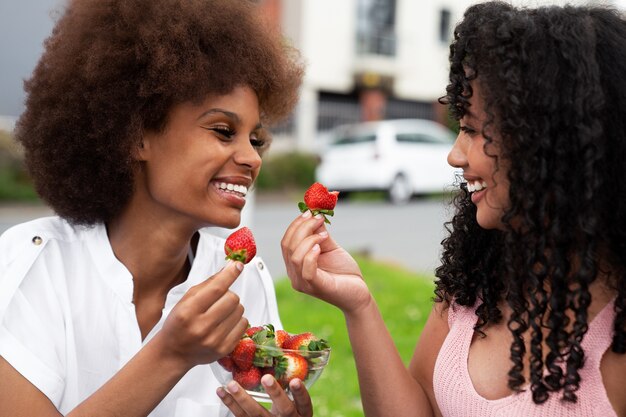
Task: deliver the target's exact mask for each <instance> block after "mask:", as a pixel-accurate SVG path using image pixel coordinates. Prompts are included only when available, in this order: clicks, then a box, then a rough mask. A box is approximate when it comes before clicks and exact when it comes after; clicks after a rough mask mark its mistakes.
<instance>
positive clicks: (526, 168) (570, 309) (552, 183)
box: [435, 2, 626, 404]
mask: <svg viewBox="0 0 626 417" xmlns="http://www.w3.org/2000/svg"><path fill="white" fill-rule="evenodd" d="M624 74H626V22H625V20H624V18H623V17H622V16H621V15H620V13H619V12H618V11H616V10H614V9H611V8H608V7H593V6H583V7H573V6H564V7H556V6H549V7H539V8H534V9H527V8H515V7H513V6H511V5H509V4H506V3H502V2H487V3H481V4H477V5H474V6H472V7H470V8H468V9H467V11H466V13H465V15H464V18H463V20H462V21H461V22H460V23H459V24H458V25H457V27H456V29H455V35H454V41H453V43H452V44H451V46H450V83H449V85H448V87H447V89H446V95H445V96H444V97H442V98H441V99H440V102H442V103H444V104H447V105H448V106H449V108H450V111H451V112H452V114H453V115H454V117H455V118H456V119H460V118H461V117H463V115H464V114H465V113H466V111H467V108H468V99H469V98H470V97H471V96H472V88H471V85H470V81H472V80H475V82H477V83H479V86H480V90H481V96H483V97H482V98H483V99H484V102H485V108H486V114H487V119H488V120H487V123H486V124H485V126H486V128H484V129H483V134H484V136H486V143H489V142H490V141H491V139H490V138H489V137H487V136H488V135H487V133H486V132H487V131H493V129H495V131H497V132H498V134H499V136H501V138H502V145H501V147H502V154H501V155H500V158H502V160H505V161H507V167H508V174H507V175H508V179H509V182H510V190H509V198H510V207H509V208H508V209H507V211H506V212H505V213H504V215H503V217H502V222H503V224H504V225H505V226H504V230H484V229H481V228H480V227H479V225H478V224H477V221H476V207H475V206H474V205H473V204H472V203H471V201H470V199H469V193H468V192H467V191H466V190H465V189H463V187H461V190H460V191H459V193H458V194H457V195H456V196H455V197H454V199H453V204H454V206H455V208H456V212H455V215H454V217H453V218H452V220H451V221H450V222H448V223H446V229H447V230H448V233H449V234H448V236H447V237H446V238H445V239H444V240H443V242H442V244H443V252H442V257H441V260H442V265H441V266H440V267H439V268H437V270H436V276H437V281H436V290H435V301H437V302H445V303H451V302H455V303H458V304H460V305H463V306H473V305H477V306H478V308H477V311H476V314H477V316H478V321H477V324H476V327H475V330H476V331H478V332H481V329H482V328H484V327H485V326H486V325H487V324H489V323H497V322H499V321H501V320H502V317H503V316H502V312H501V311H500V309H499V307H498V305H499V303H506V304H507V305H508V306H509V307H510V309H511V310H512V316H511V318H510V319H509V320H508V322H507V325H508V328H509V330H510V331H511V333H512V335H513V339H514V340H513V342H512V345H511V359H512V367H511V370H510V372H509V386H510V387H511V389H513V390H517V391H519V390H521V387H522V385H523V384H524V382H525V378H524V376H523V373H522V371H523V369H524V364H523V360H522V358H523V357H524V356H525V355H526V351H525V350H526V348H525V345H524V341H523V338H522V335H524V334H529V336H530V338H531V339H530V341H531V343H530V346H531V348H530V352H528V354H529V357H530V365H529V367H530V389H531V390H532V394H533V400H534V402H535V403H538V404H540V403H543V402H545V401H546V400H547V399H548V397H549V395H550V394H551V393H553V392H560V393H561V395H562V398H563V399H564V400H566V401H572V402H575V401H576V399H577V397H576V390H577V389H578V388H579V385H580V376H579V370H580V369H581V367H582V366H583V364H584V359H585V353H584V351H583V349H582V347H581V341H582V339H583V337H584V335H585V333H586V331H587V328H588V319H587V309H588V306H589V305H590V302H591V295H590V292H589V285H590V284H591V283H592V282H594V280H595V279H596V278H597V276H598V275H599V274H603V275H608V277H609V278H608V281H609V285H610V286H611V287H612V288H613V289H614V290H615V291H616V293H617V297H616V301H615V311H616V318H615V322H614V336H613V344H612V349H613V351H614V352H617V353H622V354H623V353H624V352H626V329H625V324H626V309H625V307H626V305H625V304H626V277H625V272H626V182H624V181H622V179H621V174H622V170H623V166H624V161H625V160H626V134H625V132H626V117H625V116H626V99H625V98H626V78H625V77H624ZM489 127H490V129H488V128H489ZM512 219H515V225H514V226H513V225H512ZM548 288H549V289H548ZM570 316H571V317H573V319H572V320H570V318H569V317H570ZM542 343H545V345H546V346H547V349H548V352H542ZM544 353H547V355H544ZM544 358H545V360H544ZM562 364H563V367H562V366H561V365H562ZM544 373H545V376H544Z"/></svg>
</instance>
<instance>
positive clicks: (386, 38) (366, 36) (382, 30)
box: [357, 0, 396, 56]
mask: <svg viewBox="0 0 626 417" xmlns="http://www.w3.org/2000/svg"><path fill="white" fill-rule="evenodd" d="M357 53H358V54H359V55H385V56H395V55H396V0H358V3H357Z"/></svg>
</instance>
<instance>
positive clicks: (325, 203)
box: [298, 182, 339, 224]
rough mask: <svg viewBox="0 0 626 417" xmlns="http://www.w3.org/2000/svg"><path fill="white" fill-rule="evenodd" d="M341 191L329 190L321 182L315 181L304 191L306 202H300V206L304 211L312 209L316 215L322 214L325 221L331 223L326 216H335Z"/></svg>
mask: <svg viewBox="0 0 626 417" xmlns="http://www.w3.org/2000/svg"><path fill="white" fill-rule="evenodd" d="M338 196H339V191H328V189H327V188H326V187H324V186H323V185H322V184H320V183H319V182H316V183H314V184H313V185H311V186H310V187H309V189H308V190H306V192H305V193H304V202H302V201H301V202H299V203H298V208H299V209H300V211H301V212H302V213H304V212H305V211H307V210H310V211H311V213H312V214H313V215H314V216H315V215H317V214H321V215H322V216H324V222H326V223H328V224H330V221H329V220H328V218H327V217H326V216H333V215H334V214H335V212H334V208H335V205H336V204H337V197H338Z"/></svg>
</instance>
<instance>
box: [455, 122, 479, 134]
mask: <svg viewBox="0 0 626 417" xmlns="http://www.w3.org/2000/svg"><path fill="white" fill-rule="evenodd" d="M459 130H461V132H463V133H465V134H467V135H468V136H474V135H476V134H477V133H478V132H476V130H474V129H473V128H471V127H469V126H467V125H463V126H459Z"/></svg>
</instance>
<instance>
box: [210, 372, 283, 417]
mask: <svg viewBox="0 0 626 417" xmlns="http://www.w3.org/2000/svg"><path fill="white" fill-rule="evenodd" d="M216 393H217V396H218V397H220V399H221V400H222V402H223V403H224V405H225V406H226V407H228V409H229V410H230V411H231V412H232V413H233V414H234V415H235V416H236V417H253V416H254V417H262V416H270V415H271V414H270V413H269V411H267V410H266V409H265V408H264V407H263V406H261V405H260V404H259V403H257V402H256V400H255V399H254V398H252V397H251V396H250V395H249V394H248V393H247V392H246V391H245V390H244V389H243V388H242V387H241V385H239V384H238V383H236V382H235V381H231V382H229V383H228V385H227V386H226V389H224V388H221V387H220V388H218V389H217V391H216Z"/></svg>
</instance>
